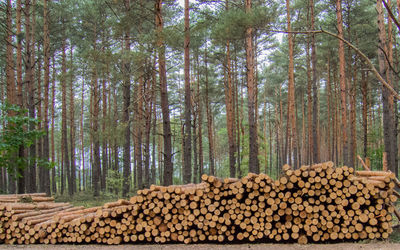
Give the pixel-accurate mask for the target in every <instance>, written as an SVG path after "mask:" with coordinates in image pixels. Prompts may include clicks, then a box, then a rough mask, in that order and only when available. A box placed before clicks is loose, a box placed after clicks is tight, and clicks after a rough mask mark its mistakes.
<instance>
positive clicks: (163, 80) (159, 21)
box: [155, 0, 174, 185]
mask: <svg viewBox="0 0 400 250" xmlns="http://www.w3.org/2000/svg"><path fill="white" fill-rule="evenodd" d="M155 10H156V27H157V47H158V68H159V76H160V91H161V94H160V96H161V98H160V100H161V112H162V118H163V138H164V174H163V177H164V178H163V185H172V175H173V170H174V169H173V165H172V142H171V123H170V117H169V102H168V86H167V72H166V68H165V44H164V37H163V27H164V21H163V17H162V12H161V11H162V0H157V2H156V4H155Z"/></svg>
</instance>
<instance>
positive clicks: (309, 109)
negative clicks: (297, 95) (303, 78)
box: [306, 39, 314, 164]
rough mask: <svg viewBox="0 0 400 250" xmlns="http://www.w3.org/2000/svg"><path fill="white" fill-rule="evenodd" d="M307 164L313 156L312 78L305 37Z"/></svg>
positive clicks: (308, 47)
mask: <svg viewBox="0 0 400 250" xmlns="http://www.w3.org/2000/svg"><path fill="white" fill-rule="evenodd" d="M306 53H307V128H308V129H307V161H306V163H307V164H311V163H312V160H313V159H312V156H313V151H314V150H313V149H314V147H313V143H312V142H313V132H312V100H313V98H312V92H311V86H312V80H311V63H310V62H311V57H310V39H307V52H306Z"/></svg>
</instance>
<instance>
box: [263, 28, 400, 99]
mask: <svg viewBox="0 0 400 250" xmlns="http://www.w3.org/2000/svg"><path fill="white" fill-rule="evenodd" d="M269 31H270V32H274V33H286V34H287V33H296V34H320V33H324V34H327V35H329V36H332V37H335V38H337V39H339V40H342V41H343V42H344V43H345V44H346V45H347V46H349V47H350V48H352V49H353V50H354V51H355V52H356V53H357V54H358V55H360V56H361V58H363V59H364V60H365V61H366V63H367V65H368V66H369V68H370V69H371V71H372V72H373V73H374V74H375V76H376V78H378V80H379V81H380V82H381V83H382V84H383V86H385V87H386V88H387V89H388V90H389V91H390V92H391V93H392V95H393V96H394V97H396V99H397V100H400V95H399V94H398V93H397V92H396V90H394V88H393V87H392V86H391V85H390V84H389V83H387V82H386V81H385V79H383V77H382V76H381V74H380V73H379V72H378V70H377V69H376V68H375V66H374V64H373V63H372V62H371V60H369V58H368V57H367V56H366V55H365V54H364V53H363V52H362V51H361V50H359V49H358V48H357V47H356V46H354V45H353V44H351V43H350V42H349V41H347V40H346V39H344V38H341V37H339V36H338V35H336V34H334V33H331V32H329V31H326V30H322V29H321V30H309V31H290V32H289V31H284V30H269Z"/></svg>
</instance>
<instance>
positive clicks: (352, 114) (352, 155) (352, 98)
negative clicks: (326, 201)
mask: <svg viewBox="0 0 400 250" xmlns="http://www.w3.org/2000/svg"><path fill="white" fill-rule="evenodd" d="M353 64H354V67H353V72H352V73H353V82H351V80H349V83H350V86H349V88H350V151H349V167H352V168H354V167H355V161H356V153H357V139H356V136H357V131H356V126H357V124H356V122H357V121H356V94H357V93H356V86H357V59H356V61H355V62H354V63H353Z"/></svg>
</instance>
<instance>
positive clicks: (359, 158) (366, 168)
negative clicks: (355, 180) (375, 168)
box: [357, 155, 371, 171]
mask: <svg viewBox="0 0 400 250" xmlns="http://www.w3.org/2000/svg"><path fill="white" fill-rule="evenodd" d="M357 158H358V160H359V161H360V162H361V165H362V166H363V167H364V169H365V170H367V171H371V169H370V168H369V167H368V166H367V165H366V164H365V162H364V161H363V159H362V158H361V157H360V156H359V155H357Z"/></svg>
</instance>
